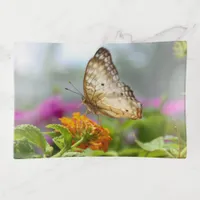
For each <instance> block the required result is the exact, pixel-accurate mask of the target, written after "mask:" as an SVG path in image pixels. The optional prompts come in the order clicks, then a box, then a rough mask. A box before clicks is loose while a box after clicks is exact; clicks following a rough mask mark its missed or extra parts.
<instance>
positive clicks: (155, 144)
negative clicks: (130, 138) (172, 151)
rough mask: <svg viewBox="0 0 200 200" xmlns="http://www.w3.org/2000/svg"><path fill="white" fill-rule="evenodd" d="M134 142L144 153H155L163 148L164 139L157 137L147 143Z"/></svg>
mask: <svg viewBox="0 0 200 200" xmlns="http://www.w3.org/2000/svg"><path fill="white" fill-rule="evenodd" d="M135 142H136V143H137V144H138V145H139V146H140V147H141V148H142V149H144V150H146V151H155V150H158V149H159V150H160V149H162V148H163V146H164V139H163V137H158V138H156V139H154V140H152V141H151V142H147V143H142V142H140V141H139V140H135Z"/></svg>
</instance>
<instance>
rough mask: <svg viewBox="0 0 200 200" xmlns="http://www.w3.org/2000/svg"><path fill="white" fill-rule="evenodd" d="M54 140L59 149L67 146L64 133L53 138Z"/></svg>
mask: <svg viewBox="0 0 200 200" xmlns="http://www.w3.org/2000/svg"><path fill="white" fill-rule="evenodd" d="M53 141H54V143H55V144H56V146H57V147H58V148H59V149H63V148H64V147H65V139H64V136H63V135H60V136H58V137H55V138H53Z"/></svg>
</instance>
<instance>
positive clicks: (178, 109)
mask: <svg viewBox="0 0 200 200" xmlns="http://www.w3.org/2000/svg"><path fill="white" fill-rule="evenodd" d="M184 110H185V100H184V99H181V100H176V101H170V102H167V103H166V104H164V106H163V109H162V112H163V113H164V114H166V115H173V114H177V113H182V112H184Z"/></svg>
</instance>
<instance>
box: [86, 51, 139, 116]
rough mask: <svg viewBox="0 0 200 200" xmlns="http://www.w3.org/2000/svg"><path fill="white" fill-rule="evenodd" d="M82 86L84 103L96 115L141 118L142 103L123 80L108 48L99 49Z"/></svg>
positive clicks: (89, 65)
mask: <svg viewBox="0 0 200 200" xmlns="http://www.w3.org/2000/svg"><path fill="white" fill-rule="evenodd" d="M83 85H84V96H85V103H86V105H87V106H89V108H90V110H92V111H93V112H94V113H96V114H103V115H107V116H110V117H114V118H132V119H137V118H141V112H142V107H141V104H140V102H138V101H137V100H136V98H135V96H134V94H133V91H132V90H131V88H130V87H129V86H128V85H126V84H124V83H123V82H121V81H120V79H119V74H118V71H117V69H116V67H115V66H114V64H113V62H112V57H111V54H110V52H109V51H108V50H107V49H105V48H103V47H102V48H100V49H99V50H98V51H97V52H96V53H95V55H94V57H93V58H92V59H90V61H89V62H88V65H87V67H86V71H85V76H84V83H83Z"/></svg>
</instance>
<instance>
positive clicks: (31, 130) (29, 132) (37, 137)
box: [14, 124, 48, 152]
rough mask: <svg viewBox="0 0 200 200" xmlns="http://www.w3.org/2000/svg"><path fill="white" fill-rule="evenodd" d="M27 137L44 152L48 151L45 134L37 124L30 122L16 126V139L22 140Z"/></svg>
mask: <svg viewBox="0 0 200 200" xmlns="http://www.w3.org/2000/svg"><path fill="white" fill-rule="evenodd" d="M23 138H26V139H27V140H28V141H29V142H31V143H32V144H34V145H36V146H37V147H40V148H41V149H42V150H43V152H46V147H47V146H48V143H47V141H46V140H45V138H44V136H43V134H42V133H41V132H40V129H38V128H37V127H36V126H33V125H30V124H23V125H19V126H17V127H16V128H15V133H14V139H15V140H21V139H23Z"/></svg>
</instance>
